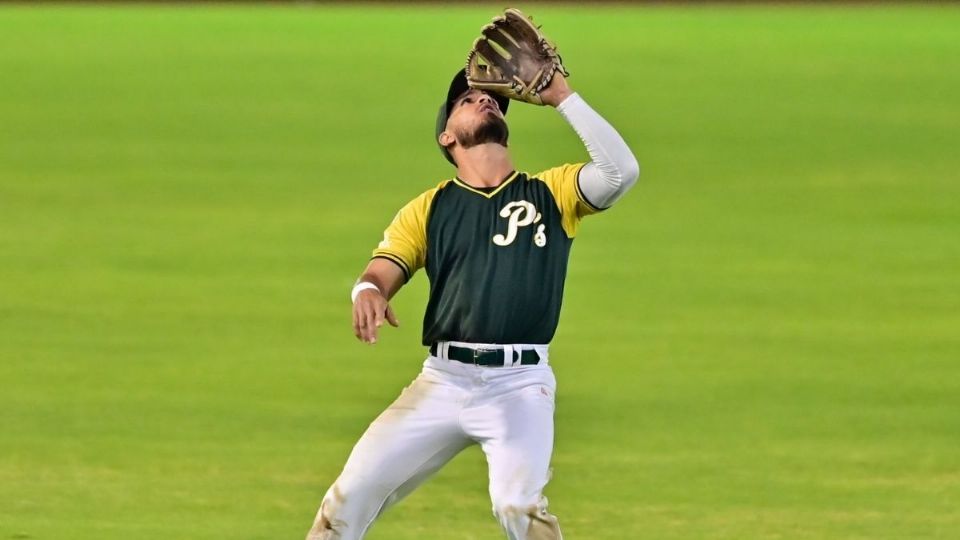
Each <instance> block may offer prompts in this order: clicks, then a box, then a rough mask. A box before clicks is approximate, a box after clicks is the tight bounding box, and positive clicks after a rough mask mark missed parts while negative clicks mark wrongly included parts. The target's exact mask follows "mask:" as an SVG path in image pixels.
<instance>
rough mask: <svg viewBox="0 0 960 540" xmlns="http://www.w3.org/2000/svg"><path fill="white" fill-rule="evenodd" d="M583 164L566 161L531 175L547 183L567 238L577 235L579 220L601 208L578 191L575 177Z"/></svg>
mask: <svg viewBox="0 0 960 540" xmlns="http://www.w3.org/2000/svg"><path fill="white" fill-rule="evenodd" d="M584 165H586V163H574V164H572V165H571V164H569V163H567V164H564V165H560V166H559V167H554V168H552V169H547V170H545V171H541V172H538V173H537V174H535V175H533V178H537V179H539V180H541V181H542V182H543V183H545V184H546V185H547V188H548V189H549V190H550V193H551V194H552V195H553V198H554V200H556V201H557V206H558V207H559V208H560V215H561V218H562V221H561V222H562V223H563V230H564V232H565V233H567V237H569V238H573V237H574V236H576V235H577V231H578V230H579V228H580V220H581V219H582V218H583V217H584V216H589V215H590V214H596V213H597V212H599V211H601V210H603V209H602V208H597V207H595V206H593V205H592V204H590V201H588V200H587V198H586V197H584V196H583V192H581V191H580V184H579V183H578V182H577V177H578V176H579V175H580V169H582V168H583V166H584Z"/></svg>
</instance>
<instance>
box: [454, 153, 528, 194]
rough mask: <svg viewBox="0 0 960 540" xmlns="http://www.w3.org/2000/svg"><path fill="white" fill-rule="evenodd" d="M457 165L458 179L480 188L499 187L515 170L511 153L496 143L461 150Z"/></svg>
mask: <svg viewBox="0 0 960 540" xmlns="http://www.w3.org/2000/svg"><path fill="white" fill-rule="evenodd" d="M457 163H459V166H458V167H457V178H459V179H460V180H462V181H463V182H466V183H467V184H469V185H471V186H473V187H480V188H488V187H497V186H499V185H500V184H501V183H503V181H504V180H505V179H506V178H507V175H509V174H510V173H511V172H513V170H514V168H513V160H511V159H510V152H508V151H507V148H506V147H504V146H501V145H499V144H495V143H487V144H478V145H477V146H473V147H471V148H467V149H465V150H461V151H460V152H459V156H458V157H457Z"/></svg>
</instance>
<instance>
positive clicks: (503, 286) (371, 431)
mask: <svg viewBox="0 0 960 540" xmlns="http://www.w3.org/2000/svg"><path fill="white" fill-rule="evenodd" d="M562 73H563V72H561V71H559V70H558V72H557V73H555V74H554V76H553V77H552V79H551V80H550V82H549V85H547V86H546V87H544V88H542V89H540V90H539V91H537V92H536V94H537V96H538V98H537V99H539V100H540V101H541V102H542V104H545V105H548V106H551V107H554V108H556V110H557V111H559V112H560V114H561V115H562V116H563V118H564V119H566V121H567V122H569V124H570V125H571V127H573V129H574V131H576V133H577V134H578V135H579V136H580V138H581V139H582V141H583V143H584V145H585V146H586V149H587V152H588V153H589V155H590V161H589V162H586V163H574V164H565V165H560V166H558V167H553V168H550V169H547V170H544V171H541V172H537V173H535V174H530V173H526V172H522V171H519V170H517V169H516V168H515V167H514V164H513V161H512V160H511V157H510V153H509V151H508V148H507V142H508V138H509V131H508V129H507V124H506V122H505V120H504V114H505V113H506V111H507V107H508V104H509V99H507V98H505V97H503V96H501V95H498V94H494V93H490V92H487V91H483V90H478V89H476V88H471V87H470V86H469V85H468V80H467V74H466V73H465V71H463V70H461V71H460V72H459V73H457V75H456V76H455V77H454V78H453V81H452V82H451V84H450V87H449V90H448V92H447V97H446V99H445V100H444V102H443V104H442V105H441V107H440V111H439V113H438V116H437V126H436V140H437V142H438V144H439V145H440V150H441V152H442V153H443V155H444V156H445V157H446V159H447V160H448V161H450V163H451V164H453V165H454V166H455V167H456V168H457V174H456V177H454V178H452V179H449V180H444V181H443V182H440V184H438V185H437V186H436V187H434V188H432V189H429V190H427V191H425V192H423V193H422V194H421V195H419V196H418V197H416V198H415V199H413V200H412V201H410V202H409V203H408V204H407V205H405V206H404V207H403V208H401V209H400V211H399V213H397V215H396V217H395V218H394V219H393V221H392V223H390V225H389V227H388V228H387V230H386V231H385V234H384V238H383V241H382V242H380V244H379V245H378V246H377V248H376V249H375V250H374V251H373V258H372V259H371V260H370V262H369V264H368V265H367V267H366V269H365V270H364V271H363V273H362V274H361V276H360V279H359V280H358V283H357V285H356V286H355V287H354V289H353V292H352V297H353V329H354V333H355V334H356V336H357V338H358V339H360V340H362V341H364V342H366V343H371V344H372V343H376V341H377V334H378V331H379V329H380V327H381V326H382V325H383V324H384V322H386V323H389V324H391V325H393V326H397V325H398V323H397V319H396V316H395V315H394V313H393V311H392V310H391V308H390V304H389V301H390V299H391V298H392V297H393V296H394V295H395V294H396V293H397V291H399V290H400V288H401V287H402V286H403V285H404V284H405V283H406V282H407V281H408V280H409V279H410V278H411V277H412V276H413V275H414V273H415V272H416V271H417V270H418V269H420V268H424V269H425V271H426V274H427V277H428V278H429V280H430V296H429V301H428V303H427V307H426V313H425V314H424V319H423V345H424V346H426V347H427V348H428V350H429V353H428V355H427V358H426V360H425V361H424V363H423V370H422V371H421V373H420V374H419V376H418V377H417V378H416V379H415V380H414V381H413V382H412V384H410V386H408V387H407V388H405V389H404V390H403V392H402V393H401V394H400V396H399V397H398V398H397V399H396V401H394V402H393V404H392V405H390V406H389V407H388V408H387V409H386V410H385V411H383V413H382V414H381V415H380V416H379V417H377V418H376V419H375V420H374V421H373V422H372V423H371V424H370V426H369V428H368V429H367V431H366V432H365V433H364V435H363V436H362V437H361V438H360V440H359V441H358V442H357V444H356V446H355V447H354V448H353V451H352V452H351V454H350V457H349V458H348V460H347V463H346V465H345V466H344V468H343V471H342V472H341V474H340V476H339V477H338V478H337V479H336V481H335V482H334V483H333V485H332V486H331V487H330V488H329V489H328V490H327V492H326V495H325V496H324V498H323V501H322V503H321V505H320V509H319V511H318V512H317V516H316V519H315V521H314V523H313V527H312V528H311V530H310V532H309V534H308V536H307V538H308V540H321V539H322V540H334V539H336V540H358V539H361V538H363V537H364V536H365V534H366V533H367V531H368V530H369V529H370V526H371V525H372V523H373V522H374V520H375V519H376V518H377V517H378V516H380V515H381V514H382V513H383V512H384V511H385V510H386V509H387V508H389V507H390V506H392V505H394V504H396V503H397V502H398V501H400V500H401V499H402V498H403V497H405V496H406V495H408V494H409V493H410V492H412V491H413V490H414V489H415V488H416V487H417V486H418V485H420V484H421V483H422V482H423V481H424V480H426V479H427V478H428V477H430V476H431V475H432V474H433V473H435V472H436V471H437V470H439V469H440V468H441V467H442V466H443V465H444V464H445V463H447V462H448V461H449V460H450V459H452V458H453V457H454V456H455V455H457V454H458V453H459V452H460V451H462V450H463V449H465V448H466V447H468V446H470V445H472V444H479V445H480V446H481V448H482V450H483V452H484V454H485V455H486V458H487V463H488V465H489V493H490V498H491V501H492V503H493V513H494V515H495V516H496V518H497V520H498V521H499V523H500V525H501V526H502V528H503V530H504V532H505V533H506V536H507V537H508V538H510V539H511V540H560V539H561V538H562V537H561V533H560V528H559V525H558V522H557V519H556V517H555V516H553V515H551V514H550V513H549V512H548V511H547V499H546V497H544V495H543V490H544V487H545V486H546V484H547V481H548V479H549V476H550V457H551V454H552V452H553V413H554V393H555V391H556V379H555V378H554V375H553V371H552V370H551V368H550V364H549V347H548V344H549V343H550V340H551V339H552V338H553V335H554V332H555V330H556V327H557V322H558V319H559V315H560V303H561V298H562V296H563V285H564V279H565V277H566V269H567V259H568V256H569V253H570V246H571V243H572V242H573V239H574V237H575V236H576V234H577V232H578V230H579V228H580V222H581V220H582V219H583V218H584V217H586V216H589V215H592V214H595V213H598V212H601V211H602V210H604V209H606V208H608V207H610V206H611V205H612V204H613V203H614V202H616V201H617V200H618V199H619V198H620V197H621V196H622V195H623V194H624V193H625V192H626V191H627V190H628V189H629V188H630V187H631V186H632V185H633V184H634V183H635V182H636V180H637V177H638V175H639V168H638V164H637V161H636V159H635V158H634V156H633V154H632V153H631V151H630V149H629V148H628V147H627V145H626V143H625V142H624V141H623V139H622V138H621V137H620V135H619V134H618V133H617V132H616V131H615V130H614V128H613V127H611V126H610V124H608V123H607V122H606V121H605V120H604V119H603V118H601V117H600V115H599V114H597V113H596V112H595V111H594V110H593V109H592V108H591V107H590V106H589V105H588V104H587V103H586V102H585V101H584V99H583V98H582V97H581V96H580V95H578V94H577V93H575V92H573V91H572V90H571V88H570V86H569V85H568V83H567V81H566V79H565V77H563V74H562Z"/></svg>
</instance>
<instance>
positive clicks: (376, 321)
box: [373, 302, 385, 328]
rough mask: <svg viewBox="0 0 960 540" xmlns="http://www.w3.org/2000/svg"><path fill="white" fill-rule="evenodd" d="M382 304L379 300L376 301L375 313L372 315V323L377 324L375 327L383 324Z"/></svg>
mask: <svg viewBox="0 0 960 540" xmlns="http://www.w3.org/2000/svg"><path fill="white" fill-rule="evenodd" d="M384 305H385V304H381V303H380V302H377V307H376V311H374V313H375V315H374V318H373V321H374V324H376V325H377V328H380V327H381V326H383V308H384Z"/></svg>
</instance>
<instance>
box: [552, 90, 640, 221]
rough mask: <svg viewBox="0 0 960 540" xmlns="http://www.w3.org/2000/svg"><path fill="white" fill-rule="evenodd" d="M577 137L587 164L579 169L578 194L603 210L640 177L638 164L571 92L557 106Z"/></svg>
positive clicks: (619, 139) (616, 135)
mask: <svg viewBox="0 0 960 540" xmlns="http://www.w3.org/2000/svg"><path fill="white" fill-rule="evenodd" d="M557 110H558V111H560V114H561V115H563V117H564V118H565V119H566V120H567V122H569V123H570V125H571V126H572V127H573V130H574V131H576V132H577V135H579V136H580V140H582V141H583V144H584V146H586V147H587V152H588V153H589V154H590V159H591V161H590V163H587V164H586V165H585V166H584V167H583V169H581V170H580V177H579V180H578V181H579V183H580V192H581V193H583V195H584V197H586V199H587V202H589V203H590V204H591V205H593V206H595V207H597V208H607V207H609V206H611V205H612V204H613V203H615V202H616V201H617V199H619V198H620V197H622V196H623V194H624V193H626V192H627V190H628V189H630V188H631V187H632V186H633V185H634V184H635V183H636V182H637V178H638V177H639V176H640V165H639V164H638V163H637V158H635V157H634V156H633V152H631V151H630V147H628V146H627V143H626V142H624V140H623V137H621V136H620V134H619V133H617V130H615V129H613V126H611V125H610V124H609V123H608V122H607V121H606V120H604V119H603V117H601V116H600V115H599V114H597V112H596V111H594V110H593V109H592V108H590V105H587V102H586V101H584V100H583V98H582V97H580V94H577V93H576V92H574V93H573V94H571V95H569V96H567V98H566V99H565V100H563V102H562V103H560V104H559V105H558V106H557Z"/></svg>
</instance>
